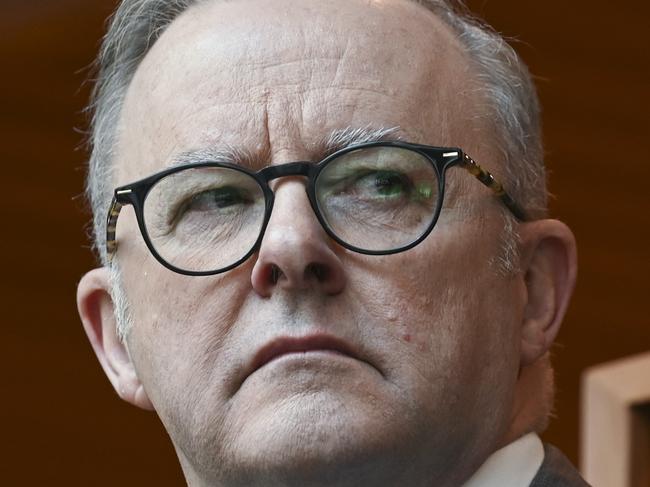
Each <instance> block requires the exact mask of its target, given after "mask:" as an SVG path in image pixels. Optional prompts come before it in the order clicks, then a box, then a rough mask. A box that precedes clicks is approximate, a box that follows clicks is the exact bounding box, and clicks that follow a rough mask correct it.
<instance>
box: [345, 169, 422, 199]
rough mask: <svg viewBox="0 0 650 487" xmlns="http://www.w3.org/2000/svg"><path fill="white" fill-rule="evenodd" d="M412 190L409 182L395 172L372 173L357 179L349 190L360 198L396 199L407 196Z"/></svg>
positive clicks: (406, 178)
mask: <svg viewBox="0 0 650 487" xmlns="http://www.w3.org/2000/svg"><path fill="white" fill-rule="evenodd" d="M412 189H413V184H412V182H411V180H410V179H409V178H408V176H406V175H405V174H403V173H400V172H397V171H372V172H367V173H365V174H363V175H361V176H359V177H357V178H356V179H355V180H354V182H353V183H352V184H351V190H352V192H354V193H357V194H359V195H360V196H366V197H376V196H380V197H383V198H398V197H400V196H408V195H409V194H410V193H411V190H412Z"/></svg>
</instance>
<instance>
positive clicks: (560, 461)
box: [530, 444, 589, 487]
mask: <svg viewBox="0 0 650 487" xmlns="http://www.w3.org/2000/svg"><path fill="white" fill-rule="evenodd" d="M530 487H589V484H588V483H587V482H585V481H584V480H583V479H582V477H580V474H579V473H578V471H577V470H576V469H575V468H574V466H573V465H571V462H570V461H569V460H568V459H567V458H566V457H565V456H564V455H563V454H562V452H560V450H558V449H557V448H555V447H554V446H552V445H546V444H545V445H544V461H543V462H542V466H541V467H540V468H539V471H538V472H537V475H535V478H534V479H533V481H532V483H531V484H530Z"/></svg>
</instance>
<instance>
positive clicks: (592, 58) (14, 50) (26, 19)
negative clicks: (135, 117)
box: [0, 0, 650, 486]
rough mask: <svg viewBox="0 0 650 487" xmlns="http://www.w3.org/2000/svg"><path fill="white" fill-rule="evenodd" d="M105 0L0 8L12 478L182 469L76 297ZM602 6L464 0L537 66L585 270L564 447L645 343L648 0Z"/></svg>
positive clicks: (565, 377) (125, 475)
mask: <svg viewBox="0 0 650 487" xmlns="http://www.w3.org/2000/svg"><path fill="white" fill-rule="evenodd" d="M113 4H114V2H113V1H108V0H93V1H92V2H89V1H87V0H57V1H56V2H52V1H49V0H30V1H29V2H24V1H18V0H5V1H4V2H2V5H1V6H0V9H1V11H0V59H2V76H0V97H1V103H0V106H1V107H2V109H1V113H0V134H1V135H0V136H1V143H0V156H1V159H0V160H1V161H2V167H3V171H2V175H3V182H4V183H5V184H4V185H3V186H4V193H3V194H4V198H5V204H4V205H2V208H1V209H0V212H1V221H2V222H3V230H2V247H1V248H2V250H3V252H4V255H3V257H4V258H3V262H4V263H5V265H4V276H5V277H4V279H2V281H1V284H0V286H1V291H2V296H3V308H4V318H3V325H4V326H3V338H4V340H3V341H4V343H5V346H4V350H5V353H4V359H5V361H6V364H5V374H4V379H3V397H4V399H5V400H4V401H3V406H2V408H3V415H4V417H5V418H6V419H7V421H6V427H5V438H4V441H3V442H2V443H3V444H2V446H1V447H0V448H2V457H3V458H4V459H5V462H4V463H5V464H6V465H7V466H6V467H3V481H4V483H5V484H6V485H41V484H48V485H96V486H101V485H107V486H108V485H152V484H157V485H180V484H181V483H182V480H181V476H180V471H179V468H178V466H177V464H176V460H175V456H174V452H173V451H172V448H171V446H170V444H169V442H168V440H167V438H166V436H165V433H164V431H163V430H162V428H161V426H160V424H159V423H158V420H157V419H156V418H155V417H154V416H153V415H151V414H147V413H144V412H141V411H138V410H136V409H134V408H132V407H129V406H127V405H126V404H122V403H121V402H120V401H119V400H118V399H117V398H116V396H115V394H114V393H113V392H112V390H111V388H110V386H109V384H108V381H107V380H106V379H105V378H104V376H103V373H102V372H101V370H100V368H99V365H98V364H97V363H96V360H95V358H94V356H93V354H92V352H91V349H90V347H89V346H88V343H87V341H86V338H85V336H84V334H83V332H82V329H81V326H80V324H79V322H78V318H77V314H76V309H75V304H74V296H75V286H76V282H77V280H78V279H79V277H80V276H81V275H82V273H83V272H84V271H85V270H86V269H89V268H90V267H91V266H92V265H93V257H92V256H91V254H90V252H89V250H88V248H87V240H86V236H85V233H86V229H85V225H86V222H87V220H88V214H87V213H85V212H84V204H83V202H82V200H81V199H80V197H79V195H80V193H81V191H82V186H83V164H84V160H85V153H84V151H83V150H79V149H78V148H79V145H80V143H81V141H82V137H81V135H80V134H79V132H78V131H76V130H75V127H76V128H77V129H83V127H84V124H85V122H84V117H83V116H82V114H81V113H80V112H81V110H82V107H83V105H84V103H85V100H86V98H87V95H88V86H87V85H83V81H84V79H85V76H86V71H85V70H84V68H85V66H87V65H88V64H89V63H90V62H91V60H92V58H93V56H94V53H95V51H96V49H97V46H98V39H99V38H100V36H101V34H102V25H103V21H104V19H105V17H106V16H107V15H108V13H109V12H110V10H111V8H112V7H113ZM612 5H613V4H612V3H611V2H605V1H604V0H598V1H586V0H575V1H572V2H565V1H560V0H549V1H546V2H532V1H522V0H502V1H496V0H494V1H487V0H476V1H472V2H470V6H471V7H472V8H473V9H474V10H475V11H477V12H478V13H480V14H482V15H484V16H485V17H486V18H487V19H488V20H489V21H490V22H491V23H492V24H493V25H495V26H496V28H497V29H498V30H500V31H502V32H504V33H505V34H507V35H509V36H512V37H516V38H517V41H516V42H515V44H516V46H517V49H518V50H519V52H520V53H521V54H522V56H523V57H524V58H525V59H526V61H527V62H528V63H529V64H530V66H531V69H532V71H533V72H534V73H535V75H536V76H537V81H538V85H539V89H540V93H541V97H542V102H543V105H544V108H545V127H546V128H545V133H546V141H547V153H548V165H549V167H550V170H551V175H550V187H551V190H552V192H553V193H554V194H555V195H556V196H555V198H554V199H553V202H552V212H553V214H554V215H556V216H559V217H560V218H562V219H563V220H565V221H567V222H568V223H569V224H570V225H571V227H572V228H573V229H574V230H575V232H576V235H577V238H578V244H579V248H580V277H579V283H578V287H577V290H576V295H575V299H574V301H573V305H572V306H571V309H570V311H569V315H568V317H567V320H566V324H565V326H564V328H563V329H562V331H561V333H560V336H559V340H558V341H559V345H558V346H557V347H556V349H555V353H554V355H555V364H556V366H557V370H558V373H557V376H558V400H557V411H556V416H557V417H556V419H555V420H554V422H553V423H552V425H551V427H550V429H549V430H548V432H547V434H546V435H545V439H547V440H549V441H552V442H553V443H555V444H557V445H558V446H560V447H561V448H562V449H563V450H564V451H566V452H567V453H568V454H569V456H570V457H571V458H572V459H573V460H574V461H577V452H578V443H577V442H578V423H579V422H578V394H579V377H580V373H581V371H582V370H583V369H585V368H586V367H587V366H589V365H592V364H596V363H599V362H604V361H608V360H612V359H615V358H618V357H622V356H625V355H629V354H634V353H639V352H643V351H646V350H648V349H650V331H649V330H650V321H649V319H648V312H647V301H646V299H647V289H648V284H647V278H648V276H649V275H650V265H649V259H648V257H649V252H648V249H649V248H650V218H649V212H648V203H650V198H649V197H648V181H650V164H648V163H649V162H650V161H649V160H648V153H649V147H648V136H649V135H650V123H649V119H648V93H647V88H648V82H649V62H648V43H647V39H646V38H645V36H646V34H647V23H648V18H649V15H648V14H649V11H650V10H649V7H648V5H649V4H648V3H647V2H644V1H642V0H630V1H628V2H624V3H618V4H616V7H613V6H612ZM80 86H81V88H80ZM7 181H8V183H9V184H7ZM7 459H8V460H9V461H6V460H7ZM34 463H36V464H37V467H34ZM7 470H8V472H9V473H8V474H7V473H5V472H7Z"/></svg>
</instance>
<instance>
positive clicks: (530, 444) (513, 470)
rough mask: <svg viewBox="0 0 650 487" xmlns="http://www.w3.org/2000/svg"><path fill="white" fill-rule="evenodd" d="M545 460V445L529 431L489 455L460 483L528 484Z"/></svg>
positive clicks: (479, 486)
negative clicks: (468, 477) (465, 480)
mask: <svg viewBox="0 0 650 487" xmlns="http://www.w3.org/2000/svg"><path fill="white" fill-rule="evenodd" d="M543 461H544V446H543V445H542V440H540V439H539V436H537V434H535V433H528V434H527V435H525V436H522V437H521V438H519V439H518V440H516V441H513V442H512V443H510V444H509V445H506V446H504V447H503V448H501V449H500V450H497V451H495V452H494V453H493V454H492V455H490V456H489V457H488V458H487V460H486V461H485V462H484V463H483V465H481V467H480V468H479V469H478V470H477V471H476V473H474V475H472V477H471V478H470V479H469V480H468V481H467V482H466V483H465V484H463V487H506V486H507V487H528V486H529V485H530V483H531V482H532V481H533V478H534V477H535V475H536V474H537V471H538V470H539V467H541V466H542V462H543Z"/></svg>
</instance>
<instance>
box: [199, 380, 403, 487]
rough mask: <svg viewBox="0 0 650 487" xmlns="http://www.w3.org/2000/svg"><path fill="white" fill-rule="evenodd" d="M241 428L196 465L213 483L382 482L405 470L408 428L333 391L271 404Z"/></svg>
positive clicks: (370, 406)
mask: <svg viewBox="0 0 650 487" xmlns="http://www.w3.org/2000/svg"><path fill="white" fill-rule="evenodd" d="M388 409H390V408H388ZM242 412H247V411H242ZM238 423H239V424H238V425H237V428H236V431H235V430H232V431H230V432H229V434H228V435H227V436H226V438H224V440H223V442H222V444H220V445H214V446H215V447H216V449H217V450H218V451H219V455H218V458H217V459H216V460H215V458H214V457H212V458H210V459H207V458H203V461H201V462H200V463H202V464H203V466H204V467H205V468H204V469H201V470H203V471H204V472H205V473H206V477H213V480H214V484H216V485H221V484H223V485H242V486H244V485H245V486H257V485H259V486H264V487H270V486H275V485H277V486H294V485H295V486H301V487H304V486H317V485H327V486H339V485H341V486H347V485H350V486H353V485H354V486H358V485H368V486H370V485H375V484H376V485H386V479H387V475H388V476H390V475H391V474H390V472H394V471H395V470H399V469H403V468H404V467H403V466H404V465H408V458H405V457H407V456H408V455H405V452H406V451H407V448H405V446H406V445H407V443H408V441H407V439H408V438H407V437H405V435H404V432H405V430H406V428H405V427H404V426H405V425H399V424H397V423H396V422H395V420H394V419H393V420H392V421H390V420H388V419H387V418H386V417H385V411H384V410H383V409H382V408H380V407H377V406H376V405H373V404H372V403H368V402H362V401H358V400H357V401H355V400H344V399H342V398H341V396H337V395H336V394H333V393H332V391H322V390H321V391H314V392H313V393H311V394H309V393H302V394H300V395H296V396H293V397H287V398H285V400H283V401H276V402H271V403H269V404H268V406H267V407H265V408H261V409H260V408H255V410H254V414H252V415H250V416H248V417H243V418H242V421H241V422H238ZM400 436H402V437H400ZM202 451H203V452H205V449H202ZM213 451H214V450H213ZM213 469H214V471H212V472H211V473H212V474H213V475H210V474H209V473H208V471H210V470H213ZM224 476H225V477H224Z"/></svg>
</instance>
